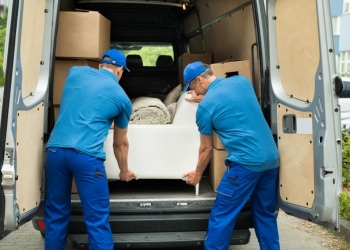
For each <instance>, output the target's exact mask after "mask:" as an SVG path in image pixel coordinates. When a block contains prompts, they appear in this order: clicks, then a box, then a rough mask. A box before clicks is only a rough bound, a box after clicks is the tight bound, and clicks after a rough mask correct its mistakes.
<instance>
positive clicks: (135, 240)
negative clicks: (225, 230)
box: [68, 229, 250, 249]
mask: <svg viewBox="0 0 350 250" xmlns="http://www.w3.org/2000/svg"><path fill="white" fill-rule="evenodd" d="M205 234H206V232H205V231H194V232H165V233H128V234H123V233H122V234H113V241H114V248H116V249H131V248H134V249H135V248H151V249H155V248H166V249H168V248H173V247H201V246H203V242H204V239H205ZM249 240H250V231H249V230H248V229H241V230H235V231H234V232H233V234H232V237H231V243H230V245H243V244H248V243H249ZM68 246H70V247H72V248H75V249H88V237H87V235H86V234H70V235H68Z"/></svg>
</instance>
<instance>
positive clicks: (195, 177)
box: [182, 171, 202, 186]
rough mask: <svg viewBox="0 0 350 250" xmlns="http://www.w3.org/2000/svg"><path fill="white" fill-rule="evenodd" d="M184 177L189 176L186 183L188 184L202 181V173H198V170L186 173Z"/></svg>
mask: <svg viewBox="0 0 350 250" xmlns="http://www.w3.org/2000/svg"><path fill="white" fill-rule="evenodd" d="M182 178H187V180H186V183H187V184H188V185H193V186H195V185H197V184H198V183H199V182H200V181H201V179H202V175H201V174H198V173H197V172H196V171H190V172H188V173H186V174H184V175H183V176H182Z"/></svg>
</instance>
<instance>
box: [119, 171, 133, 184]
mask: <svg viewBox="0 0 350 250" xmlns="http://www.w3.org/2000/svg"><path fill="white" fill-rule="evenodd" d="M119 177H120V180H121V181H131V180H133V179H135V180H137V176H136V174H135V173H134V172H133V171H132V170H131V169H130V168H129V169H128V170H127V171H124V172H122V171H120V173H119Z"/></svg>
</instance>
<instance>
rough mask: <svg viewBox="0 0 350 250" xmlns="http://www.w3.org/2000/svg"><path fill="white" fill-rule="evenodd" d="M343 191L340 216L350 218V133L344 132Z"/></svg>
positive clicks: (340, 200)
mask: <svg viewBox="0 0 350 250" xmlns="http://www.w3.org/2000/svg"><path fill="white" fill-rule="evenodd" d="M342 149H343V153H342V158H343V159H342V174H343V192H342V193H341V194H340V196H339V203H340V216H341V217H343V218H346V219H347V220H350V193H349V190H350V135H349V133H346V132H342Z"/></svg>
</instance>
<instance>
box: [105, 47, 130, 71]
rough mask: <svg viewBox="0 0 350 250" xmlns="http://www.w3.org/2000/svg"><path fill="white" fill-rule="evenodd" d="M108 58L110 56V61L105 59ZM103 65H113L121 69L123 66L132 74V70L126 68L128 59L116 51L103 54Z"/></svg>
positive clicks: (112, 50)
mask: <svg viewBox="0 0 350 250" xmlns="http://www.w3.org/2000/svg"><path fill="white" fill-rule="evenodd" d="M106 56H108V57H109V58H110V60H108V59H104V58H105V57H106ZM101 63H107V64H112V65H115V66H119V67H120V66H122V67H123V68H125V69H126V70H127V71H129V72H130V70H129V69H128V68H127V67H126V58H125V56H124V54H123V53H122V52H120V51H119V50H116V49H110V50H107V51H106V52H105V53H103V55H102V59H101Z"/></svg>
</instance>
